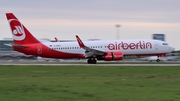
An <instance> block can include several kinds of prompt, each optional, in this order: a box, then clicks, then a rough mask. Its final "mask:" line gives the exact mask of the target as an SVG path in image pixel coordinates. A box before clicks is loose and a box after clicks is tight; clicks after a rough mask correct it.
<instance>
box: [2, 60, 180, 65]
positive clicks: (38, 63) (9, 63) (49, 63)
mask: <svg viewBox="0 0 180 101" xmlns="http://www.w3.org/2000/svg"><path fill="white" fill-rule="evenodd" d="M0 65H39V66H180V63H163V62H162V63H149V62H147V63H139V62H137V63H134V62H125V63H124V62H120V63H116V62H115V63H106V62H101V63H97V64H87V63H86V62H37V61H34V62H33V61H31V62H29V61H28V62H27V61H21V62H20V61H18V62H17V61H11V62H7V61H3V62H2V61H0Z"/></svg>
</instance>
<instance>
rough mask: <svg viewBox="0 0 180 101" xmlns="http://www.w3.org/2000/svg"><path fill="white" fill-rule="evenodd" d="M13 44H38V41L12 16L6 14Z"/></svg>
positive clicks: (11, 14)
mask: <svg viewBox="0 0 180 101" xmlns="http://www.w3.org/2000/svg"><path fill="white" fill-rule="evenodd" d="M6 17H7V20H8V22H9V25H10V28H11V31H12V36H13V40H14V43H15V44H31V43H39V41H38V40H37V39H36V38H35V37H34V36H33V35H32V34H31V33H30V32H29V31H28V30H27V29H26V27H25V26H24V25H23V24H22V23H21V22H20V21H19V20H18V19H17V18H16V17H15V16H14V15H13V13H6Z"/></svg>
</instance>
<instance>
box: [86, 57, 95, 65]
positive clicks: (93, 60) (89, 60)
mask: <svg viewBox="0 0 180 101" xmlns="http://www.w3.org/2000/svg"><path fill="white" fill-rule="evenodd" d="M87 63H88V64H96V63H97V60H96V59H95V58H89V59H88V60H87Z"/></svg>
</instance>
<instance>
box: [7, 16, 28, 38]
mask: <svg viewBox="0 0 180 101" xmlns="http://www.w3.org/2000/svg"><path fill="white" fill-rule="evenodd" d="M9 24H10V27H11V29H12V35H13V39H14V40H18V41H21V40H24V39H25V37H26V35H25V32H24V28H23V25H22V24H21V23H20V22H19V21H18V20H17V19H10V20H9Z"/></svg>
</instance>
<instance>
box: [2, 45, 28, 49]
mask: <svg viewBox="0 0 180 101" xmlns="http://www.w3.org/2000/svg"><path fill="white" fill-rule="evenodd" d="M4 45H6V46H10V47H16V48H27V46H23V45H18V44H4Z"/></svg>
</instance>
